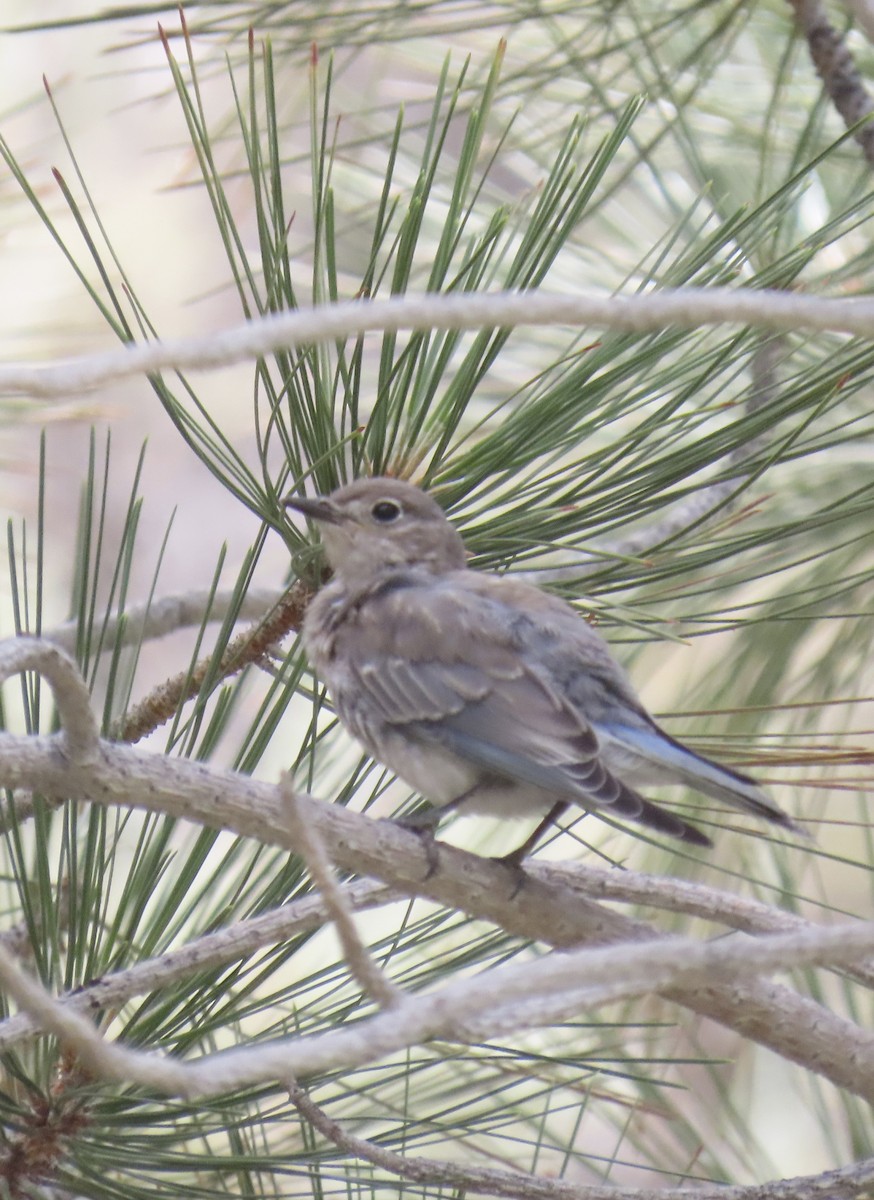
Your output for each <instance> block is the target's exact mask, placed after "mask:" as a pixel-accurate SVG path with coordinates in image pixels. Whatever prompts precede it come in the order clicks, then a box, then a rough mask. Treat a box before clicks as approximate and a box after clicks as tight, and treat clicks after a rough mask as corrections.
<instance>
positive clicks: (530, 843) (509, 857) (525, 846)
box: [496, 800, 570, 868]
mask: <svg viewBox="0 0 874 1200" xmlns="http://www.w3.org/2000/svg"><path fill="white" fill-rule="evenodd" d="M569 807H570V803H569V801H567V800H557V801H556V802H555V804H553V806H552V808H551V809H550V810H549V812H548V813H547V814H546V816H545V817H544V818H543V820H542V821H541V822H540V823H539V825H538V826H537V828H536V829H535V830H534V832H533V833H531V834H529V836H528V837H527V838H526V839H525V841H524V842H523V843H522V845H521V846H517V847H516V849H515V850H511V851H510V853H509V854H502V855H501V856H500V858H498V859H497V860H496V861H497V862H502V863H506V864H507V866H508V867H517V868H519V867H521V866H522V862H523V860H524V859H526V858H527V857H528V855H529V854H530V853H531V851H532V850H533V849H534V847H535V846H536V845H537V843H538V842H539V841H540V839H541V838H542V837H543V835H544V834H545V833H546V831H547V830H548V829H550V828H551V826H553V825H554V824H555V823H556V821H557V820H558V819H559V817H560V816H561V815H562V813H563V812H565V811H566V809H568V808H569Z"/></svg>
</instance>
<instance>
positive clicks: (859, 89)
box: [789, 0, 874, 167]
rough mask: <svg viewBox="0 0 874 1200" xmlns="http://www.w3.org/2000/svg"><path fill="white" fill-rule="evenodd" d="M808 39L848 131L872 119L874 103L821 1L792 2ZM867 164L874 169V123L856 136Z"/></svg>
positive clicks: (866, 123)
mask: <svg viewBox="0 0 874 1200" xmlns="http://www.w3.org/2000/svg"><path fill="white" fill-rule="evenodd" d="M789 2H790V4H791V5H792V7H793V8H794V9H795V12H796V15H797V17H798V21H799V24H800V25H801V28H802V30H803V32H804V36H805V38H806V39H807V46H808V49H809V50H810V57H811V59H812V61H813V65H814V66H815V67H816V71H817V74H818V75H819V77H820V79H822V82H823V85H824V86H825V90H826V92H827V93H828V95H829V97H830V98H831V101H832V103H833V104H834V106H835V108H836V109H837V110H838V112H839V113H840V114H841V116H842V117H843V119H844V124H845V125H846V126H847V128H848V129H852V128H853V126H855V125H858V123H859V122H860V121H862V120H864V118H865V117H870V116H871V113H872V112H874V99H872V98H871V95H870V93H869V92H868V89H867V88H866V87H865V84H864V83H863V82H862V76H861V75H860V74H859V70H858V67H857V66H856V63H855V61H854V59H853V56H852V54H851V53H850V51H849V48H848V47H847V44H846V42H845V41H844V39H843V37H842V36H841V34H840V33H838V31H837V29H835V27H834V25H832V23H831V21H829V19H828V16H827V15H826V12H825V9H824V8H823V6H822V4H821V3H820V0H789ZM853 137H854V138H855V139H856V141H857V142H858V143H859V145H860V146H861V147H862V152H863V153H864V155H865V158H866V159H867V160H868V164H869V165H870V166H872V167H874V123H872V122H871V121H870V120H868V121H865V124H864V125H862V126H860V127H859V128H858V129H856V130H855V132H854V133H853Z"/></svg>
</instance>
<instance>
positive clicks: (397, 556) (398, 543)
mask: <svg viewBox="0 0 874 1200" xmlns="http://www.w3.org/2000/svg"><path fill="white" fill-rule="evenodd" d="M283 504H284V505H285V506H286V507H287V508H293V509H295V510H296V511H297V512H301V513H303V514H304V515H305V516H307V517H310V518H311V519H312V520H314V521H315V522H316V524H317V525H318V526H319V528H320V530H321V534H322V540H323V542H324V545H325V552H326V554H327V557H328V562H329V563H330V565H331V567H332V568H333V570H334V571H335V573H337V574H339V575H341V576H347V577H349V578H356V579H357V578H361V577H362V576H363V577H365V578H367V577H369V576H371V575H373V574H377V573H378V572H379V571H380V570H381V569H384V568H385V567H403V566H422V567H425V568H426V569H427V570H430V571H433V572H434V573H435V574H442V573H443V572H445V571H454V570H458V569H459V568H461V567H464V566H465V565H466V557H467V556H466V552H465V549H464V543H463V542H462V540H461V537H460V535H459V534H458V533H457V532H456V531H455V529H454V528H453V527H452V525H450V523H449V521H448V520H447V519H446V515H445V514H444V512H443V510H442V509H441V508H440V506H439V505H438V504H437V503H436V501H434V500H432V499H431V497H430V496H427V495H426V494H425V493H424V492H423V491H421V489H420V488H417V487H415V486H414V485H413V484H411V483H405V482H404V481H403V480H400V479H388V478H383V477H380V476H376V477H374V478H372V479H357V480H356V481H355V482H354V483H350V484H347V485H346V486H345V487H341V488H338V489H337V490H336V491H335V492H331V494H330V495H329V496H314V497H311V498H310V497H303V496H296V495H291V496H286V497H285V499H284V500H283Z"/></svg>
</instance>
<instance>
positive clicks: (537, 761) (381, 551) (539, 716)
mask: <svg viewBox="0 0 874 1200" xmlns="http://www.w3.org/2000/svg"><path fill="white" fill-rule="evenodd" d="M284 503H285V504H286V505H287V506H288V507H290V508H294V509H297V511H298V512H301V513H304V514H306V516H308V517H311V518H312V519H313V520H314V521H316V522H317V524H318V525H319V527H320V530H321V533H322V539H323V541H324V545H325V551H326V554H327V558H328V562H329V564H330V566H331V567H332V569H333V572H334V574H333V578H332V579H331V581H330V582H329V583H328V584H327V585H326V586H325V587H323V588H322V589H321V591H319V593H318V594H317V595H316V597H315V598H314V600H313V601H312V603H311V604H310V606H309V609H308V611H307V615H306V620H305V622H304V627H303V638H304V644H305V647H306V650H307V653H308V655H309V658H310V662H311V664H312V666H313V668H314V669H315V670H316V672H317V673H318V674H319V676H320V677H321V678H323V679H324V680H325V682H326V683H327V685H328V688H329V690H330V692H331V696H332V698H333V702H334V706H335V708H336V710H337V714H338V716H339V717H340V719H341V721H342V722H343V724H344V725H345V726H346V727H347V729H349V730H350V732H351V733H352V734H354V735H355V737H356V738H358V740H359V741H360V742H362V743H363V745H364V746H365V748H366V749H367V751H368V753H369V754H371V755H372V756H373V757H374V758H375V759H377V760H378V761H379V762H381V763H384V764H385V765H386V766H387V767H389V768H390V769H391V770H392V771H394V772H395V773H396V774H397V775H399V776H400V777H401V778H402V779H403V780H405V781H406V782H407V783H408V784H410V786H412V787H413V788H415V789H416V790H417V791H419V792H421V793H422V795H423V796H425V797H426V798H427V799H429V800H430V801H431V803H432V804H433V805H435V806H436V815H437V816H438V817H439V815H440V813H441V812H443V811H448V810H450V809H452V810H454V811H456V812H463V813H469V812H491V813H493V814H496V815H501V816H513V817H519V816H534V817H536V816H543V814H546V815H545V817H544V819H543V820H541V822H540V824H539V825H538V827H537V829H536V830H535V831H534V833H533V834H532V836H531V837H529V838H528V839H527V840H526V841H525V842H524V843H523V845H522V846H520V847H519V849H518V850H517V851H516V852H515V853H514V855H512V856H509V857H513V858H516V859H517V860H518V859H519V858H521V857H523V856H524V855H525V854H526V853H528V852H529V851H530V850H531V849H532V848H533V846H534V845H535V844H536V841H537V840H538V839H539V837H540V836H541V835H542V834H543V833H544V832H545V830H546V829H547V827H548V826H549V824H550V823H551V822H552V821H553V820H555V818H556V817H557V816H559V815H560V814H561V812H563V811H564V810H565V809H566V808H567V807H568V806H569V805H571V804H576V805H578V806H579V807H580V808H582V809H584V810H585V811H587V812H594V813H597V814H602V815H604V816H606V817H610V818H614V817H615V818H619V819H620V820H629V821H637V822H639V823H640V824H641V825H645V826H647V827H648V828H649V829H653V830H656V831H657V832H659V833H666V834H670V835H672V836H673V837H676V838H680V839H682V840H683V841H685V842H689V843H693V844H695V845H698V846H709V845H711V842H710V840H709V838H707V837H706V836H705V835H704V834H703V833H701V831H700V830H698V829H696V828H695V826H693V825H689V824H687V822H686V821H683V820H681V818H680V817H678V816H676V814H674V813H673V812H669V811H668V810H666V809H664V808H660V807H659V806H658V805H657V804H654V803H653V802H652V801H651V800H647V799H645V798H644V797H643V796H642V795H641V794H640V793H639V792H638V790H637V789H638V788H639V787H643V788H649V787H650V786H652V785H654V784H660V783H662V784H663V783H668V784H677V783H680V784H684V785H687V786H688V787H691V788H693V789H695V790H697V791H699V792H704V793H705V794H706V795H708V796H712V797H714V798H715V799H717V800H721V801H724V802H725V803H727V804H730V805H732V806H734V807H735V808H739V809H742V810H744V811H746V812H750V813H753V814H755V815H756V816H757V817H763V818H765V819H766V820H768V821H772V822H773V823H774V824H776V825H780V826H782V827H783V828H784V829H790V830H793V831H795V832H798V830H797V827H796V826H795V825H794V824H793V822H792V821H791V820H790V818H789V817H788V816H786V814H785V813H783V812H782V811H781V809H779V808H778V807H777V806H776V805H775V804H774V803H772V801H771V800H769V799H768V797H767V796H766V795H765V793H764V792H763V791H762V790H761V789H760V788H759V787H758V785H757V784H756V783H755V781H754V780H752V779H750V778H749V776H747V775H742V774H741V773H740V772H739V771H733V770H731V768H729V767H724V766H721V765H719V764H718V763H715V762H712V761H711V760H710V759H707V758H704V757H703V756H702V755H700V754H696V753H695V752H694V751H693V750H690V749H688V747H686V746H684V745H682V744H681V743H680V742H678V741H676V740H675V739H674V738H672V737H671V736H670V735H669V734H667V733H665V731H664V730H663V729H661V728H660V727H659V726H658V725H657V724H656V722H655V721H654V720H653V719H652V717H651V716H650V715H649V714H648V713H647V712H646V710H645V709H644V707H643V705H642V704H641V702H640V700H639V699H638V698H637V696H636V694H635V692H634V690H633V688H632V687H631V684H630V683H629V682H628V680H627V679H626V677H625V674H624V672H623V671H622V669H621V668H620V667H619V665H618V664H617V663H616V661H615V660H614V658H613V656H612V654H611V653H610V650H609V649H608V646H607V643H606V642H605V641H604V640H603V639H602V638H601V637H600V635H599V634H598V633H596V632H595V630H594V629H592V627H591V626H590V625H589V624H588V623H587V622H586V621H585V620H584V619H583V618H582V616H580V614H579V613H578V612H576V611H575V610H574V609H573V608H572V607H571V606H570V605H569V604H566V603H565V602H564V601H563V600H560V599H559V598H558V597H556V596H551V595H549V594H547V593H546V592H544V591H541V590H540V588H537V587H535V586H533V585H532V584H529V583H524V582H521V581H518V580H514V579H513V578H512V577H509V576H506V575H504V576H498V575H488V574H484V573H482V572H478V571H473V570H470V569H469V568H468V565H467V555H466V552H465V548H464V543H463V542H462V540H461V537H460V535H459V534H458V533H457V531H456V530H455V529H454V528H453V527H452V525H451V524H450V523H449V521H448V520H447V518H446V516H445V515H444V513H443V511H442V509H441V508H440V507H439V506H438V505H437V504H436V503H435V501H434V500H433V499H431V497H429V496H427V495H426V494H425V493H424V492H422V491H420V490H419V488H417V487H414V486H412V485H411V484H409V483H404V482H402V481H400V480H397V479H384V478H372V479H359V480H357V481H356V482H355V483H351V484H349V485H348V486H346V487H341V488H339V489H338V490H337V491H335V492H333V493H332V494H331V495H330V496H321V497H316V498H314V499H303V498H301V497H298V496H289V497H287V498H286V499H285V501H284Z"/></svg>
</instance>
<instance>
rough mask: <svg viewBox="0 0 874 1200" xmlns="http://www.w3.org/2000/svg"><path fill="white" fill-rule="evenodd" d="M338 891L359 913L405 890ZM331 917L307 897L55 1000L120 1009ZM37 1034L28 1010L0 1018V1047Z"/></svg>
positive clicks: (9, 938)
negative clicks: (131, 1001)
mask: <svg viewBox="0 0 874 1200" xmlns="http://www.w3.org/2000/svg"><path fill="white" fill-rule="evenodd" d="M342 891H343V900H344V903H345V905H346V906H347V908H348V909H349V911H351V912H363V911H365V910H367V909H371V908H378V907H380V906H382V905H384V904H391V903H393V902H394V901H396V900H401V899H404V898H405V896H404V893H402V892H399V891H396V890H394V889H392V888H390V887H388V886H387V885H386V884H384V883H374V882H373V881H372V880H370V879H358V880H355V881H353V882H352V883H348V884H345V885H343V888H342ZM329 920H331V913H330V911H329V909H328V907H327V905H326V903H325V901H324V900H323V899H322V898H321V897H320V896H316V895H313V896H305V897H302V898H301V899H300V900H293V901H291V902H290V903H288V904H283V905H282V906H281V907H280V908H276V909H273V910H272V911H271V912H267V913H263V914H262V915H261V916H258V917H250V918H249V919H248V920H245V921H238V922H235V923H234V924H233V925H229V926H227V928H225V929H219V930H217V931H216V932H214V933H207V934H204V935H203V936H202V937H199V938H195V939H194V940H193V941H191V942H189V943H187V944H186V945H184V946H180V947H178V948H177V949H175V950H168V951H167V953H166V954H161V955H158V956H157V957H156V958H148V959H144V960H143V961H142V962H138V963H135V964H134V966H132V967H127V968H126V969H124V970H121V971H114V972H112V973H111V974H109V975H102V976H101V977H100V978H99V979H92V980H90V981H89V982H88V983H86V984H83V985H82V986H81V987H78V988H76V989H75V990H74V991H72V992H66V993H65V994H64V995H62V996H60V997H59V998H58V1003H59V1004H62V1005H64V1006H69V1007H70V1008H72V1009H75V1010H77V1011H78V1012H83V1013H91V1014H92V1015H93V1014H99V1013H102V1012H105V1011H106V1010H107V1009H113V1008H120V1007H121V1006H122V1005H123V1004H126V1003H127V1002H128V1001H129V1000H131V999H133V997H134V996H147V995H149V994H150V993H152V992H157V991H159V990H160V989H162V988H163V989H166V988H169V987H173V986H174V985H175V984H177V983H179V982H180V981H181V980H184V979H188V978H190V977H191V976H192V975H196V974H198V973H199V972H201V971H205V970H210V969H211V968H214V967H222V966H226V965H227V964H228V963H231V962H236V961H240V960H241V959H244V958H247V957H248V956H249V955H250V954H254V953H255V951H256V950H260V949H262V948H263V947H264V946H270V945H275V944H276V943H278V942H284V941H287V940H288V939H289V938H291V937H294V936H295V935H296V934H300V933H306V932H307V931H309V930H313V929H320V928H321V927H322V926H323V925H324V924H325V923H326V922H327V921H329ZM0 940H2V943H3V945H5V946H6V947H7V949H9V950H11V951H12V952H13V953H14V954H16V956H17V957H19V958H21V957H23V956H24V955H25V954H26V953H27V952H28V951H29V949H30V948H31V947H30V945H29V943H27V944H22V940H21V939H20V938H19V937H18V936H17V934H15V935H14V931H12V930H10V931H9V932H8V933H4V934H0ZM39 1032H40V1028H39V1026H38V1025H36V1024H35V1023H34V1021H33V1019H32V1018H31V1017H30V1016H28V1014H27V1013H23V1012H20V1013H16V1014H15V1015H14V1016H11V1017H7V1018H6V1019H5V1020H4V1021H0V1051H2V1050H7V1049H9V1047H10V1046H14V1045H15V1044H16V1043H18V1042H20V1041H22V1040H24V1039H25V1038H29V1037H33V1036H34V1034H36V1033H39Z"/></svg>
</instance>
